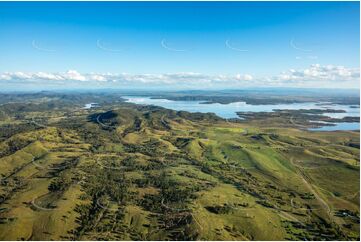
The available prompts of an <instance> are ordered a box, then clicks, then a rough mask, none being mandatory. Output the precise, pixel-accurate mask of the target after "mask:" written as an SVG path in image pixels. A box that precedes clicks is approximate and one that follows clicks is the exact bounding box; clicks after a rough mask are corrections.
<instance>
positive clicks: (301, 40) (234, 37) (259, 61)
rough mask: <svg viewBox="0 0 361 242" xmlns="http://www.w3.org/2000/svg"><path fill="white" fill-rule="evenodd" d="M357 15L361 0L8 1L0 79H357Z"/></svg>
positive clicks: (283, 82) (156, 82)
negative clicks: (224, 0)
mask: <svg viewBox="0 0 361 242" xmlns="http://www.w3.org/2000/svg"><path fill="white" fill-rule="evenodd" d="M359 19H360V14H359V3H358V2H170V3H169V2H168V3H167V2H152V3H151V2H132V3H128V2H107V3H104V2H87V3H84V2H52V3H46V2H16V3H7V2H1V3H0V36H1V38H0V53H1V58H0V75H1V76H0V81H1V82H2V83H5V84H8V85H9V86H10V85H11V86H17V85H18V86H20V85H24V86H25V84H23V83H24V82H25V83H26V85H27V86H29V85H39V83H41V85H43V86H44V87H45V86H46V85H48V84H49V85H55V86H56V85H63V84H64V83H65V84H66V85H69V86H73V85H74V86H82V85H83V84H82V83H83V82H87V81H89V83H92V85H95V86H117V85H119V86H127V87H132V86H137V87H139V86H144V87H147V86H149V85H151V86H160V87H162V86H165V85H174V86H177V87H179V88H192V87H194V88H197V87H210V88H211V87H214V88H216V87H222V86H225V87H242V86H294V87H297V86H300V87H323V86H325V85H326V86H329V85H331V87H338V86H340V87H348V88H352V87H356V88H358V86H359V84H358V82H359V81H358V79H359V78H358V75H359V70H358V67H359V58H360V56H359V53H360V49H359V48H360V47H359V45H360V38H359V36H360V32H359V31H360V30H359V29H360V26H359ZM1 73H2V74H1ZM66 79H70V81H71V80H72V81H73V82H70V81H69V82H66V81H67V80H66ZM326 79H330V80H331V81H330V80H326ZM26 81H27V82H26ZM76 82H78V83H76ZM328 82H330V83H329V84H328ZM29 83H30V84H29ZM84 85H85V84H84ZM87 85H88V84H87ZM88 86H89V85H88Z"/></svg>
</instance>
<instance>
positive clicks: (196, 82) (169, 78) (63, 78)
mask: <svg viewBox="0 0 361 242" xmlns="http://www.w3.org/2000/svg"><path fill="white" fill-rule="evenodd" d="M359 76H360V71H359V69H358V68H347V67H344V66H334V65H326V66H322V65H320V64H313V65H311V66H310V67H308V68H306V69H298V70H297V69H289V70H288V71H284V72H281V73H280V74H278V75H274V76H263V77H260V76H259V77H256V76H254V75H251V74H235V75H222V74H219V75H206V74H201V73H194V72H182V73H165V74H129V73H121V74H116V73H82V74H81V73H79V72H78V71H76V70H69V71H67V72H63V73H47V72H37V73H25V72H4V73H0V81H1V82H2V83H11V81H17V83H22V82H23V83H27V82H31V81H34V82H42V83H43V84H62V85H63V84H64V82H68V83H69V85H71V84H72V83H78V84H79V83H85V82H88V83H98V84H104V85H113V86H114V85H119V86H128V87H134V86H135V87H137V86H143V87H145V86H154V85H160V86H164V85H168V86H186V87H195V88H207V87H220V88H222V87H247V86H256V87H267V86H288V87H290V86H295V87H296V86H297V87H322V86H333V87H341V88H342V87H343V88H344V87H358V86H359V79H360V78H359Z"/></svg>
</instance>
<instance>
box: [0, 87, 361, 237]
mask: <svg viewBox="0 0 361 242" xmlns="http://www.w3.org/2000/svg"><path fill="white" fill-rule="evenodd" d="M75 97H76V99H75ZM12 99H18V100H16V102H8V101H6V102H3V104H2V105H1V106H0V110H1V111H0V115H1V116H0V134H1V137H0V175H1V177H0V181H1V183H0V238H1V240H358V239H359V237H360V234H359V229H360V227H359V223H360V221H359V206H360V200H359V196H360V187H359V182H360V181H359V179H360V163H359V162H360V159H359V157H360V143H359V139H360V135H359V131H358V130H356V131H333V132H327V131H323V132H314V131H308V130H307V129H304V128H303V127H300V126H299V125H304V124H305V122H306V121H305V120H303V116H297V113H295V114H294V116H295V117H296V118H295V119H294V120H293V122H291V121H290V115H288V114H284V115H273V116H272V115H268V116H267V117H262V116H260V114H258V115H256V117H252V118H250V119H245V120H242V121H241V122H240V121H236V120H232V119H229V120H228V119H223V118H221V117H219V116H216V115H215V114H212V113H199V112H196V113H190V112H186V111H174V110H170V109H166V108H162V107H158V106H149V105H137V104H133V103H128V102H124V100H123V99H121V98H119V96H118V95H115V94H109V95H100V94H64V95H60V94H59V95H58V94H57V95H48V94H37V95H30V97H27V98H25V97H23V99H20V98H17V97H13V98H12ZM24 99H26V101H24ZM115 100H117V101H115ZM90 102H92V103H97V104H99V105H95V106H93V107H90V108H83V107H84V105H85V104H86V103H90Z"/></svg>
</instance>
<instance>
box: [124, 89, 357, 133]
mask: <svg viewBox="0 0 361 242" xmlns="http://www.w3.org/2000/svg"><path fill="white" fill-rule="evenodd" d="M122 98H124V99H127V102H131V103H135V104H143V105H155V106H160V107H164V108H167V109H172V110H176V111H181V110H182V111H188V112H202V113H208V112H210V113H215V114H216V115H218V116H219V117H222V118H225V119H229V118H239V117H238V115H237V114H236V112H273V110H274V109H291V110H298V109H324V110H326V109H337V110H338V109H340V110H345V113H325V114H323V115H325V116H329V117H334V118H343V117H346V116H350V117H359V116H360V107H359V106H357V107H356V108H355V107H351V106H349V105H339V104H330V103H319V102H305V103H291V104H266V105H264V104H263V105H253V104H247V103H246V102H234V103H229V104H219V103H210V104H202V102H203V101H173V100H168V99H152V98H150V97H135V96H124V97H122ZM322 128H323V130H322V131H325V130H356V129H359V123H338V124H336V125H335V126H323V127H322ZM312 130H316V129H312ZM317 130H320V129H317Z"/></svg>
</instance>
